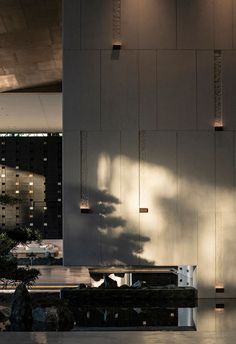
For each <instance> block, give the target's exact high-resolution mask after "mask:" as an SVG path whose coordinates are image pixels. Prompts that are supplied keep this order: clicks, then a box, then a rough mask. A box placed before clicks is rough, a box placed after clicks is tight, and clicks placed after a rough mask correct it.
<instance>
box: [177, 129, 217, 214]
mask: <svg viewBox="0 0 236 344" xmlns="http://www.w3.org/2000/svg"><path fill="white" fill-rule="evenodd" d="M214 189H215V171H214V136H213V134H212V133H210V132H197V131H196V132H189V133H187V132H183V133H179V134H178V207H179V209H182V210H183V211H184V210H185V211H186V213H192V212H195V211H201V210H203V209H202V207H203V204H204V210H205V211H206V210H208V211H215V193H214Z"/></svg>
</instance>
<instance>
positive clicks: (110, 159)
mask: <svg viewBox="0 0 236 344" xmlns="http://www.w3.org/2000/svg"><path fill="white" fill-rule="evenodd" d="M235 28H236V0H64V1H61V0H37V1H36V0H0V119H1V128H0V142H1V147H0V148H1V149H0V160H1V161H0V162H1V178H0V179H1V181H0V193H2V194H4V193H7V194H11V193H12V195H14V196H16V195H18V193H19V194H21V195H22V197H24V199H25V201H24V202H23V205H21V206H20V207H16V208H15V209H14V211H13V210H12V209H11V212H8V210H6V209H3V208H2V207H1V208H2V209H0V216H1V218H2V226H9V228H10V227H12V226H18V225H19V226H21V225H23V224H24V225H27V226H37V227H38V228H39V229H40V231H41V233H42V235H43V239H44V242H43V244H44V247H43V248H42V247H41V248H39V250H42V249H47V250H48V249H49V245H51V244H53V250H55V248H56V249H57V250H58V252H59V254H57V255H55V258H56V259H63V266H62V265H61V266H56V267H54V266H46V267H41V269H42V275H41V277H40V278H39V280H38V281H37V282H36V289H37V286H38V289H40V288H41V287H42V288H44V289H45V290H48V289H50V288H51V287H53V288H54V290H57V291H58V290H59V289H60V287H61V286H76V285H78V284H80V283H85V284H89V285H91V284H92V283H94V281H92V279H91V276H90V275H89V270H88V267H95V268H107V269H109V268H110V267H111V266H112V267H113V266H115V267H116V268H118V269H120V267H122V268H125V267H127V268H129V269H130V268H133V269H134V270H135V269H144V268H146V269H147V268H148V269H150V271H151V270H152V269H153V268H158V267H161V268H163V269H166V268H168V269H176V271H177V273H180V271H183V270H182V269H186V271H188V272H189V271H190V273H189V274H186V275H179V276H180V277H179V278H178V285H179V286H180V285H183V286H191V287H195V288H196V289H197V291H198V300H197V305H196V307H194V308H191V310H190V311H189V312H188V313H184V315H181V314H182V313H181V310H180V311H178V326H179V327H181V323H182V324H183V323H184V324H185V325H186V324H187V325H188V326H189V328H191V330H188V331H180V330H178V329H177V328H176V329H175V330H172V331H170V330H168V331H165V330H164V331H158V330H157V329H156V328H152V327H151V326H149V327H148V326H147V323H146V322H145V321H144V322H143V326H142V327H139V328H136V329H135V328H132V331H131V327H130V328H122V329H121V328H120V329H119V328H117V329H116V328H112V329H111V328H110V329H109V328H106V331H104V328H103V329H102V328H93V329H91V328H90V329H89V328H87V329H84V330H81V329H80V330H78V329H77V330H75V331H71V332H68V333H66V332H65V333H64V332H63V333H47V332H45V333H37V332H35V333H34V332H32V333H14V334H13V333H10V332H1V334H0V343H6V342H9V344H10V343H11V342H12V343H16V342H17V341H21V342H22V343H25V344H27V343H38V344H47V343H61V344H64V343H75V342H77V341H78V342H81V343H91V341H95V342H96V343H98V344H99V343H102V342H103V343H104V342H107V343H118V342H119V343H120V342H122V343H126V342H127V341H129V342H130V343H133V342H135V343H156V342H160V343H171V344H172V343H173V344H175V343H176V344H178V343H203V344H204V343H222V344H223V343H225V344H227V343H234V342H235V336H236V330H235V320H236V264H235V261H236V249H235V248H236V234H235V228H236V145H235V143H236V140H235V137H236V136H235V135H236V117H235V110H236V30H235ZM20 140H22V141H20ZM23 140H24V141H23ZM40 140H41V141H40ZM2 142H5V143H2ZM17 142H18V143H17ZM19 142H20V143H19ZM45 142H46V143H45ZM12 145H13V146H14V147H13V146H12ZM12 147H13V148H12ZM34 147H35V148H34ZM40 147H41V148H40ZM13 151H14V153H13ZM39 152H41V153H39ZM38 154H41V155H40V161H41V163H39V158H38V156H39V155H38ZM13 156H14V157H13ZM24 159H25V160H24ZM13 174H14V175H13ZM31 178H33V180H32V179H31ZM19 181H20V182H19ZM17 183H18V184H17ZM30 183H31V184H30ZM17 208H18V209H17ZM19 208H20V209H19ZM0 222H1V221H0ZM50 247H51V246H50ZM34 249H35V250H36V248H34ZM37 249H38V248H37ZM19 252H21V253H22V251H19ZM37 252H38V251H37ZM50 255H51V253H50ZM24 258H25V257H24ZM181 276H183V277H184V278H182V277H181ZM181 283H182V284H181ZM170 314H172V313H170Z"/></svg>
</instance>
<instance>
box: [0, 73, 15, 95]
mask: <svg viewBox="0 0 236 344" xmlns="http://www.w3.org/2000/svg"><path fill="white" fill-rule="evenodd" d="M17 86H18V82H17V80H16V77H15V75H14V74H8V75H0V88H1V91H3V90H4V89H5V90H7V89H8V88H15V87H17Z"/></svg>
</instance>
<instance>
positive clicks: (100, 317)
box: [74, 306, 196, 331]
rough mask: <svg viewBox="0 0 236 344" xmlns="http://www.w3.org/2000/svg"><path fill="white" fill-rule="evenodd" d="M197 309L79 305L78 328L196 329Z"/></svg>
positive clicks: (76, 313)
mask: <svg viewBox="0 0 236 344" xmlns="http://www.w3.org/2000/svg"><path fill="white" fill-rule="evenodd" d="M195 311H196V309H195V308H159V307H105V308H104V307H103V308H102V307H91V306H90V307H78V308H77V309H76V311H75V312H74V313H75V318H76V326H75V330H83V329H96V330H112V329H113V330H114V329H116V330H122V329H123V330H141V331H147V330H156V331H157V330H166V331H170V330H172V331H188V330H196V327H195V321H194V319H195Z"/></svg>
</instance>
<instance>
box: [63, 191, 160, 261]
mask: <svg viewBox="0 0 236 344" xmlns="http://www.w3.org/2000/svg"><path fill="white" fill-rule="evenodd" d="M88 194H89V206H90V212H89V213H81V210H80V188H79V187H73V186H71V187H69V188H67V194H66V205H65V206H66V218H67V220H66V222H65V232H66V231H68V232H67V233H65V236H66V240H65V248H66V251H67V253H68V254H69V255H71V259H73V260H74V261H76V262H78V264H81V265H82V264H86V265H89V264H93V265H94V264H95V265H99V264H102V265H124V264H125V265H153V264H154V262H152V261H148V260H146V259H143V258H141V257H140V254H141V253H142V252H143V249H144V245H145V243H147V242H149V241H150V238H148V237H147V236H143V235H140V231H139V228H136V227H135V226H131V225H130V224H129V223H128V221H127V220H126V219H125V218H123V217H121V216H120V215H119V213H118V211H117V208H118V207H119V205H120V201H119V199H118V198H116V197H114V196H113V195H110V194H108V193H107V192H103V191H99V190H94V189H89V190H88ZM137 211H138V209H137ZM67 240H68V243H67ZM75 241H76V243H77V245H76V244H75ZM71 244H72V246H71ZM67 245H68V248H67ZM68 250H70V252H68ZM72 251H74V252H76V253H77V255H76V256H75V255H74V254H73V253H72Z"/></svg>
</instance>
